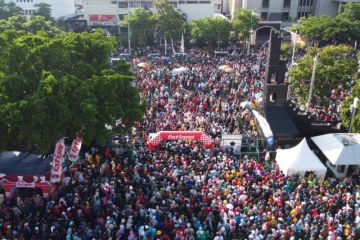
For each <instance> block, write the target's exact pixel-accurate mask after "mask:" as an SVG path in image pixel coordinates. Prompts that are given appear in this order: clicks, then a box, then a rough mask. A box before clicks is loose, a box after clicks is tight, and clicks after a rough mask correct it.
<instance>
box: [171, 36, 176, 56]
mask: <svg viewBox="0 0 360 240" xmlns="http://www.w3.org/2000/svg"><path fill="white" fill-rule="evenodd" d="M171 48H172V51H173V54H175V53H176V51H175V48H174V41H173V38H171Z"/></svg>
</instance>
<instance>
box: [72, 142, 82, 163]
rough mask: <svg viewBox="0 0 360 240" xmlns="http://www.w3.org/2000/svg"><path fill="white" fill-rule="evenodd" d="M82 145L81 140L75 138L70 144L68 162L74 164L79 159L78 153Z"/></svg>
mask: <svg viewBox="0 0 360 240" xmlns="http://www.w3.org/2000/svg"><path fill="white" fill-rule="evenodd" d="M81 145H82V138H81V137H76V138H75V139H74V141H73V142H72V144H71V148H70V152H69V160H70V161H72V162H75V161H76V160H77V159H78V157H79V152H80V149H81Z"/></svg>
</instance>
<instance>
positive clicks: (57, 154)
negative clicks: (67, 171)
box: [50, 138, 65, 183]
mask: <svg viewBox="0 0 360 240" xmlns="http://www.w3.org/2000/svg"><path fill="white" fill-rule="evenodd" d="M64 154H65V142H64V139H63V138H62V139H60V140H59V141H58V142H57V143H56V146H55V151H54V157H53V163H52V167H51V175H50V182H51V183H56V182H60V181H61V175H62V171H63V169H62V163H63V161H64Z"/></svg>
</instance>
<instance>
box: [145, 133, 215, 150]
mask: <svg viewBox="0 0 360 240" xmlns="http://www.w3.org/2000/svg"><path fill="white" fill-rule="evenodd" d="M163 140H167V141H178V140H183V141H202V143H203V145H204V147H206V148H211V147H212V139H211V137H210V136H208V135H206V134H205V133H203V132H201V131H160V132H158V133H156V134H155V135H154V136H153V137H152V138H150V140H149V141H148V143H147V145H148V148H149V149H152V148H154V147H157V146H158V145H159V144H160V142H161V141H163Z"/></svg>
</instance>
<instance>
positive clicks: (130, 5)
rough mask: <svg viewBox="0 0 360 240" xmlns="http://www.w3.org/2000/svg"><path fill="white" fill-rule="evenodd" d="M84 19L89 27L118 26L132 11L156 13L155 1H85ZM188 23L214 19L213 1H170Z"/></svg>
mask: <svg viewBox="0 0 360 240" xmlns="http://www.w3.org/2000/svg"><path fill="white" fill-rule="evenodd" d="M83 1H84V4H83V8H84V9H83V12H84V18H85V19H86V20H87V21H88V25H89V26H116V25H117V24H118V22H119V21H121V20H123V19H124V16H125V15H127V14H128V13H129V12H130V11H132V10H134V9H135V8H138V7H141V8H145V9H149V10H150V11H152V12H155V7H154V1H153V0H83ZM169 2H170V3H171V4H172V5H173V6H174V7H175V8H177V9H179V10H181V12H182V13H183V15H184V17H185V18H186V19H187V21H191V20H192V19H197V18H203V17H212V16H213V15H214V3H213V0H169Z"/></svg>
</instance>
